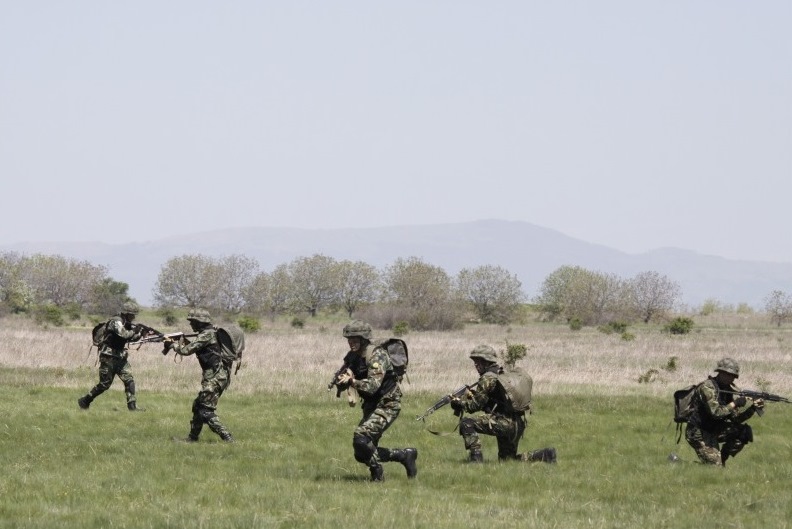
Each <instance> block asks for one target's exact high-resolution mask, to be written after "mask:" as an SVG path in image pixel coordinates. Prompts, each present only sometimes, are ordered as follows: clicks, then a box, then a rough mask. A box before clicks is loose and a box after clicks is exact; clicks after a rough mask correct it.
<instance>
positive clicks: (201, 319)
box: [165, 309, 234, 443]
mask: <svg viewBox="0 0 792 529" xmlns="http://www.w3.org/2000/svg"><path fill="white" fill-rule="evenodd" d="M187 321H188V322H190V327H191V328H192V330H193V332H196V333H198V335H197V336H196V337H195V339H194V340H193V341H192V342H188V341H187V340H186V339H185V338H183V337H182V338H181V339H180V340H179V341H178V342H174V341H173V340H172V339H170V338H168V339H166V340H165V347H166V348H167V347H172V348H173V350H174V352H175V353H176V354H178V355H182V356H189V355H191V354H195V356H197V357H198V363H199V364H200V366H201V369H202V370H203V375H202V377H201V390H200V391H199V392H198V396H197V397H196V398H195V400H194V401H193V405H192V412H193V416H192V420H191V421H190V433H189V434H188V435H187V438H186V439H185V441H187V442H195V441H197V440H198V436H199V435H200V434H201V429H202V428H203V425H204V423H205V424H206V425H207V426H208V427H209V429H210V430H212V431H213V432H214V433H216V434H217V435H219V436H220V439H222V440H223V441H226V442H229V443H233V442H234V438H233V437H232V436H231V433H230V432H229V431H228V429H227V428H226V427H225V426H223V424H222V423H221V422H220V418H219V417H218V416H217V414H216V413H215V411H216V410H217V401H218V400H219V399H220V396H221V395H222V394H223V392H224V391H225V390H226V388H228V385H229V384H230V383H231V368H230V366H226V365H225V364H224V363H223V362H222V359H221V354H220V342H218V340H217V330H216V329H215V328H214V327H213V326H212V318H211V316H210V315H209V312H207V311H206V310H203V309H193V310H191V311H190V312H189V314H187Z"/></svg>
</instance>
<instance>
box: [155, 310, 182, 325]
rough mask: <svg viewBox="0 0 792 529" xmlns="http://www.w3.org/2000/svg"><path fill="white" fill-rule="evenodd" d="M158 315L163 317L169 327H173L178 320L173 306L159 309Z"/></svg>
mask: <svg viewBox="0 0 792 529" xmlns="http://www.w3.org/2000/svg"><path fill="white" fill-rule="evenodd" d="M157 315H158V316H159V317H160V318H162V322H163V323H164V324H165V325H167V326H168V327H173V326H174V325H176V322H177V321H178V318H176V313H175V312H173V309H171V308H161V309H159V310H158V311H157Z"/></svg>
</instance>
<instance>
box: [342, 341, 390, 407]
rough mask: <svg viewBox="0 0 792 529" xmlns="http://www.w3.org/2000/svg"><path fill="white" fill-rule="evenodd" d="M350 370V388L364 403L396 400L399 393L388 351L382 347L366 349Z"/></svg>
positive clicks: (358, 356)
mask: <svg viewBox="0 0 792 529" xmlns="http://www.w3.org/2000/svg"><path fill="white" fill-rule="evenodd" d="M355 356H356V357H357V358H356V359H355V362H354V363H353V365H352V366H350V369H351V370H352V373H353V374H354V376H355V380H354V382H352V386H353V387H354V388H355V389H356V390H357V392H358V393H359V394H360V397H361V398H362V399H363V401H364V403H365V402H372V401H374V402H378V401H380V400H381V399H383V398H398V397H399V396H400V395H401V393H400V390H399V383H398V381H397V379H396V375H395V373H394V372H393V364H391V360H390V356H388V351H386V350H385V349H383V348H382V347H373V348H372V346H371V345H369V346H368V347H366V349H365V351H363V354H362V355H360V354H358V355H355Z"/></svg>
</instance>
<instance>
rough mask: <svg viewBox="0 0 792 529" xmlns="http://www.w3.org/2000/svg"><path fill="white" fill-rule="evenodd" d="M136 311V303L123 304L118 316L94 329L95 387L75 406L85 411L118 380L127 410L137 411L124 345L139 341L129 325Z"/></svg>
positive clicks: (139, 331)
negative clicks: (122, 387)
mask: <svg viewBox="0 0 792 529" xmlns="http://www.w3.org/2000/svg"><path fill="white" fill-rule="evenodd" d="M138 311H139V309H138V306H137V304H136V303H134V302H132V301H127V302H126V303H124V305H123V306H122V307H121V310H120V311H119V313H118V314H117V315H115V316H113V317H112V318H110V319H109V320H108V321H107V322H105V323H104V324H100V325H97V326H96V328H95V329H94V343H95V345H96V346H97V347H98V348H99V383H98V384H97V385H95V386H94V387H93V388H92V389H91V391H89V392H88V393H87V394H86V395H85V396H84V397H80V398H79V399H77V405H78V406H79V407H80V408H81V409H83V410H87V409H88V407H89V406H90V405H91V402H93V400H94V399H95V398H96V397H98V396H99V395H101V394H102V393H104V392H105V391H107V390H108V389H110V386H111V385H112V384H113V379H114V378H115V377H118V378H120V379H121V382H123V383H124V391H125V392H126V401H127V409H129V411H141V409H140V408H138V407H137V397H136V396H135V379H134V378H133V377H132V370H131V368H130V366H129V361H128V360H127V357H128V355H129V353H128V351H127V344H128V343H129V342H134V341H136V340H139V339H140V337H141V335H142V334H143V331H142V330H141V328H140V327H137V326H135V325H133V324H132V321H133V320H134V319H135V316H136V315H137V313H138Z"/></svg>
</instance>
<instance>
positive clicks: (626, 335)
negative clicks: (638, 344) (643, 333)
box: [621, 331, 635, 342]
mask: <svg viewBox="0 0 792 529" xmlns="http://www.w3.org/2000/svg"><path fill="white" fill-rule="evenodd" d="M621 339H622V340H624V341H625V342H632V341H633V340H635V335H634V334H633V333H631V332H627V331H625V332H623V333H621Z"/></svg>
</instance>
